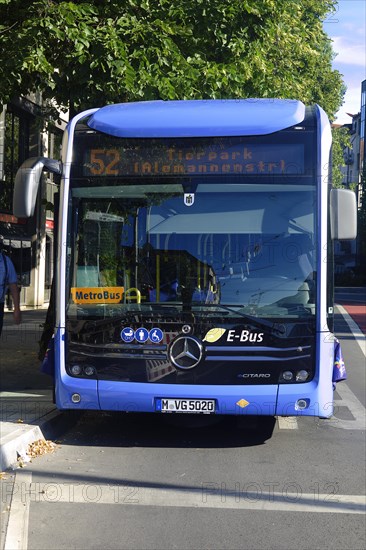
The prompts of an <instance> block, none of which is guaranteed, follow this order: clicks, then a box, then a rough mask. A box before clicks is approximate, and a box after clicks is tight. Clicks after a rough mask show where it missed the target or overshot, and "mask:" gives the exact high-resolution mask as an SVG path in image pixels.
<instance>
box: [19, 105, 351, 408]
mask: <svg viewBox="0 0 366 550" xmlns="http://www.w3.org/2000/svg"><path fill="white" fill-rule="evenodd" d="M330 153H331V131H330V125H329V121H328V119H327V117H326V115H325V113H324V111H323V110H322V109H321V108H320V107H319V106H318V105H313V106H310V107H305V106H304V104H303V103H302V102H300V101H296V100H279V99H245V100H192V101H151V102H136V103H126V104H116V105H108V106H105V107H102V108H98V109H91V110H88V111H86V112H83V113H81V114H79V115H77V116H76V117H75V118H73V119H72V120H71V122H70V123H69V124H68V126H67V128H66V131H65V135H64V140H63V149H62V160H61V161H60V162H58V161H55V160H52V159H47V158H44V157H42V158H31V159H28V160H27V161H26V162H25V163H24V164H23V165H22V167H21V168H20V169H19V171H18V174H17V177H16V183H15V190H14V214H15V215H16V216H18V217H26V216H31V215H32V213H33V210H34V204H35V201H36V196H37V189H38V186H39V182H40V180H41V174H42V171H44V170H46V171H47V170H48V171H51V172H55V173H58V174H60V176H61V185H60V206H59V215H58V243H59V244H58V261H57V273H56V297H57V298H56V319H55V327H54V347H55V396H56V404H57V406H58V407H59V408H60V409H99V410H115V411H141V412H155V413H164V412H166V413H177V412H186V413H205V414H231V415H235V414H247V415H277V416H291V415H308V416H319V417H329V416H331V415H332V412H333V388H332V372H333V362H334V338H333V334H332V331H333V285H332V248H333V247H332V239H335V238H337V239H351V238H354V237H355V233H356V221H355V220H356V202H355V196H354V194H353V193H352V192H351V191H349V190H344V189H332V185H331V178H330V175H329V174H330V170H329V165H330V164H329V163H330Z"/></svg>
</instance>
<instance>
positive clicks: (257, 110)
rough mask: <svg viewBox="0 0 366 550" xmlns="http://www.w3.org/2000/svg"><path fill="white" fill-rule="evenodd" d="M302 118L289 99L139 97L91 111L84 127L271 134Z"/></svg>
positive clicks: (160, 133) (142, 133)
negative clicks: (141, 98)
mask: <svg viewBox="0 0 366 550" xmlns="http://www.w3.org/2000/svg"><path fill="white" fill-rule="evenodd" d="M304 118H305V105H304V104H303V103H302V102H301V101H297V100H293V99H270V98H265V99H199V100H180V101H160V100H159V101H139V102H135V103H117V104H115V105H107V106H106V107H102V108H100V109H98V110H97V111H95V112H94V113H93V114H92V116H91V117H90V119H89V120H88V122H87V124H88V126H89V127H90V128H92V129H94V130H98V131H100V132H104V133H106V134H109V135H112V136H116V137H137V138H154V137H156V138H162V137H204V136H208V137H211V136H243V135H248V136H250V135H262V134H271V133H272V132H277V131H278V130H283V129H284V128H288V127H290V126H293V125H295V124H299V123H301V122H302V121H303V120H304Z"/></svg>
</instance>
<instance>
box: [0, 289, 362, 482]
mask: <svg viewBox="0 0 366 550" xmlns="http://www.w3.org/2000/svg"><path fill="white" fill-rule="evenodd" d="M342 292H343V294H344V297H343V298H340V299H337V302H338V303H339V304H342V305H343V307H344V308H345V309H346V311H347V312H348V314H349V315H350V316H351V317H352V318H353V320H354V322H355V323H357V325H358V326H359V328H360V329H361V331H362V333H363V334H364V335H365V334H366V322H365V302H366V300H365V289H353V290H352V291H351V292H350V293H348V294H347V293H346V292H345V291H344V290H343V289H342ZM46 313H47V312H46V310H45V309H39V310H26V311H22V319H23V322H22V324H21V325H19V326H16V325H14V324H13V316H12V314H11V313H6V314H5V319H4V328H3V333H2V336H1V338H0V397H1V411H0V472H1V471H3V470H5V469H8V468H11V467H12V466H14V467H16V466H17V461H18V459H19V458H21V459H22V458H24V457H26V450H27V447H28V445H29V443H31V442H33V441H36V440H38V439H54V438H56V437H58V436H59V435H60V434H61V433H62V431H63V430H65V429H66V426H67V425H68V422H70V419H69V418H68V417H67V415H65V414H63V413H61V412H60V411H58V410H57V409H56V407H55V405H54V403H53V402H52V379H51V377H50V376H47V375H45V374H42V373H41V372H40V370H39V369H40V361H39V359H38V341H39V339H40V337H41V333H42V323H44V321H45V318H46Z"/></svg>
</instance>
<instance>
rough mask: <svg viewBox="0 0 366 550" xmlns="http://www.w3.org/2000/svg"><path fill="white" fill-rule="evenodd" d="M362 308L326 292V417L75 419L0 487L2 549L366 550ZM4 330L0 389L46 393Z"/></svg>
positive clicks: (32, 360)
mask: <svg viewBox="0 0 366 550" xmlns="http://www.w3.org/2000/svg"><path fill="white" fill-rule="evenodd" d="M365 302H366V300H365V292H364V290H363V289H362V292H361V289H359V290H358V291H354V290H351V291H348V290H345V289H343V290H342V292H340V293H337V303H339V304H340V305H341V307H339V308H337V310H336V315H335V327H336V335H337V336H338V338H339V339H340V341H341V344H342V350H343V356H344V360H345V363H346V367H347V373H348V379H347V381H346V382H342V383H340V384H338V386H337V390H336V392H335V395H334V397H335V405H336V411H335V416H334V417H333V418H332V419H330V420H320V419H316V418H298V419H292V418H287V419H286V418H283V419H277V420H274V419H272V418H266V417H263V418H258V419H255V418H248V419H247V420H243V419H239V420H238V419H237V418H224V419H218V418H214V419H211V418H210V419H209V422H203V421H202V419H201V418H199V417H194V418H187V417H183V418H182V417H168V418H167V417H162V416H157V415H142V414H140V415H135V414H128V415H127V414H109V413H93V412H90V413H87V414H84V415H83V416H82V417H81V418H80V419H79V421H78V422H77V423H75V424H74V425H73V426H72V427H71V428H70V429H69V430H67V431H66V432H65V433H64V434H63V436H62V437H61V438H59V440H58V442H57V448H56V450H55V452H53V453H51V454H46V455H44V456H42V457H39V458H35V459H34V460H33V461H32V462H31V463H29V464H27V465H26V466H25V468H22V469H18V470H16V471H15V472H13V473H12V472H9V473H8V474H7V476H6V479H4V480H2V482H1V485H2V488H3V500H6V498H7V502H9V503H10V502H11V508H10V513H9V510H6V509H5V510H3V512H4V513H3V518H4V517H6V518H9V524H8V531H7V533H6V536H5V533H4V536H3V540H2V543H3V545H2V548H5V549H6V550H10V548H11V549H12V550H13V548H15V547H17V548H22V549H24V550H26V549H29V550H31V549H37V550H38V549H48V548H55V549H64V548H65V549H66V548H75V549H84V548H106V549H112V548H113V549H136V550H137V549H145V548H146V549H157V548H166V549H170V548H177V549H186V548H187V549H188V548H189V549H198V548H200V549H201V548H202V549H216V548H217V549H223V548H225V549H234V548H243V549H244V548H247V549H253V550H254V549H267V548H274V549H277V548H278V549H280V548H281V549H293V548H297V549H304V550H305V549H309V548H312V549H318V548H319V549H322V550H323V549H327V548H329V549H332V550H335V549H342V550H343V549H344V548H352V549H354V550H361V549H364V548H365V547H366V540H365V532H366V524H365V514H364V511H365V469H364V464H365V456H366V451H365V404H366V403H365V401H366V400H365V350H364V345H365V340H364V336H363V340H361V339H360V338H358V339H357V338H355V336H354V334H353V333H352V328H354V325H352V323H354V319H353V318H352V317H351V316H349V314H348V313H347V312H348V311H350V312H351V313H352V311H353V310H352V308H353V307H354V306H357V308H358V309H357V312H356V313H360V312H361V315H362V309H360V308H362V307H363V308H364V307H365ZM358 306H360V308H359V307H358ZM363 311H364V309H363ZM26 313H27V315H26V317H27V321H26V322H27V323H28V322H29V323H31V324H33V329H34V328H35V325H36V324H37V323H38V324H39V321H40V317H38V315H40V314H39V312H35V313H34V314H32V313H31V312H29V318H28V312H26ZM352 315H353V316H354V315H355V312H353V313H352ZM24 328H25V327H23V329H24ZM29 328H31V327H29ZM19 330H20V329H19ZM11 332H12V331H9V334H7V335H6V336H5V337H6V338H7V344H6V345H7V346H8V348H7V349H8V351H7V354H6V360H7V364H8V365H9V366H11V368H10V369H5V370H6V374H5V378H2V380H1V381H2V383H4V384H2V391H4V392H9V393H12V392H14V391H15V390H17V391H19V392H20V393H22V392H24V393H26V392H28V393H29V394H36V393H37V394H38V395H43V396H45V395H47V394H48V392H50V391H51V381H50V380H49V379H48V378H47V377H45V376H44V375H40V374H39V372H38V368H39V362H38V361H37V360H36V348H37V341H36V336H35V335H33V336H32V337H31V336H30V335H28V341H27V337H26V336H24V335H23V339H25V340H24V342H23V345H19V344H18V345H17V341H19V336H20V334H18V336H16V335H12V334H11ZM33 332H37V331H33ZM359 333H360V331H359ZM30 338H31V341H29V339H30ZM359 340H360V343H358V342H359ZM3 344H4V342H3V341H2V342H1V343H0V345H2V346H3ZM362 346H363V347H362ZM2 349H4V347H2ZM10 349H11V350H12V351H10ZM1 357H2V358H3V354H2V355H1ZM1 366H3V359H2V365H1ZM17 376H18V382H17ZM33 399H34V398H33ZM4 495H5V496H4ZM5 497H6V498H5ZM14 541H15V542H14ZM16 545H18V546H16Z"/></svg>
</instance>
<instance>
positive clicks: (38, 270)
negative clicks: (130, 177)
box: [0, 94, 66, 308]
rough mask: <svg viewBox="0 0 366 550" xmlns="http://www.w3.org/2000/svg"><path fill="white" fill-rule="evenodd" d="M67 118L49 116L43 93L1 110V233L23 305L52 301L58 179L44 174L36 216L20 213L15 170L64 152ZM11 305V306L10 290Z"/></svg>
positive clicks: (36, 304) (14, 102) (9, 303)
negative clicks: (33, 159) (54, 121)
mask: <svg viewBox="0 0 366 550" xmlns="http://www.w3.org/2000/svg"><path fill="white" fill-rule="evenodd" d="M0 108H1V106H0ZM65 124H66V121H64V122H62V123H61V124H59V125H51V124H50V123H49V122H48V120H47V116H46V115H45V111H44V109H43V106H42V98H41V96H40V95H39V94H33V95H31V96H29V97H27V98H21V99H19V100H16V101H13V102H12V103H10V104H7V105H4V106H3V107H2V111H1V113H0V234H1V235H3V237H4V244H5V253H6V254H8V255H9V256H10V258H11V259H12V261H13V263H14V266H15V268H16V271H17V273H18V284H19V288H20V300H21V305H22V306H23V307H24V306H29V307H32V308H34V307H44V306H45V305H47V303H48V301H49V295H50V288H51V283H52V274H53V257H54V250H53V243H54V233H53V232H54V220H53V208H52V206H51V205H53V203H54V194H55V192H56V190H57V182H56V181H54V180H53V179H52V178H51V177H49V176H46V175H44V176H43V181H42V185H41V186H40V190H39V193H38V198H37V203H36V209H35V214H34V216H33V217H32V218H30V219H19V218H16V217H15V216H13V212H12V210H13V209H12V200H13V189H14V180H15V174H16V172H17V169H18V168H19V166H20V165H21V164H22V162H23V161H24V160H25V159H27V158H29V157H38V156H52V157H54V158H59V156H60V147H61V138H62V131H63V128H64V127H65ZM7 305H8V307H9V308H10V307H11V301H10V296H9V297H8V301H7Z"/></svg>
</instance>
